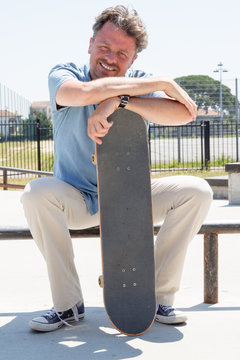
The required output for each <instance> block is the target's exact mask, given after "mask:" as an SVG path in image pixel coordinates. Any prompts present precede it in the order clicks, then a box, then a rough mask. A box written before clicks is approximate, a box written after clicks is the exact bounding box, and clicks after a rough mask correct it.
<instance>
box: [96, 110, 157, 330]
mask: <svg viewBox="0 0 240 360" xmlns="http://www.w3.org/2000/svg"><path fill="white" fill-rule="evenodd" d="M108 120H109V121H113V126H112V127H111V129H110V130H109V133H108V134H107V135H106V136H105V137H104V138H102V141H103V143H102V145H97V146H96V155H97V156H96V157H97V173H98V192H99V210H100V231H101V247H102V267H103V283H104V285H103V292H104V304H105V308H106V312H107V314H108V317H109V319H110V321H111V322H112V324H113V325H114V326H115V327H116V328H117V329H118V330H119V331H120V332H122V333H124V334H127V335H139V334H142V333H144V332H145V331H147V330H148V329H149V328H150V326H151V325H152V323H153V321H154V318H155V313H156V301H155V275H154V245H153V222H152V200H151V181H150V169H149V157H148V143H147V131H146V123H145V121H144V120H143V119H142V117H141V116H139V115H138V114H136V113H134V112H131V111H129V110H126V109H118V110H116V111H115V112H114V113H113V114H112V115H111V116H110V117H109V119H108Z"/></svg>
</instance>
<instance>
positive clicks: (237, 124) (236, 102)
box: [235, 79, 239, 161]
mask: <svg viewBox="0 0 240 360" xmlns="http://www.w3.org/2000/svg"><path fill="white" fill-rule="evenodd" d="M235 92H236V97H235V114H236V155H237V158H236V160H237V161H239V156H238V153H239V150H238V149H239V147H238V136H239V134H238V132H239V109H238V108H239V105H238V79H235Z"/></svg>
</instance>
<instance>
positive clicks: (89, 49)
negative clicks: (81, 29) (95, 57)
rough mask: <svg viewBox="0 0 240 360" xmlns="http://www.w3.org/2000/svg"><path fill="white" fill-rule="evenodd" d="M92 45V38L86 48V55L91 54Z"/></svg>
mask: <svg viewBox="0 0 240 360" xmlns="http://www.w3.org/2000/svg"><path fill="white" fill-rule="evenodd" d="M92 45H93V38H90V40H89V47H88V54H91V52H92Z"/></svg>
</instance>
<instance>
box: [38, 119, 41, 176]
mask: <svg viewBox="0 0 240 360" xmlns="http://www.w3.org/2000/svg"><path fill="white" fill-rule="evenodd" d="M40 140H41V139H40V119H38V118H37V160H38V170H39V171H41V147H40Z"/></svg>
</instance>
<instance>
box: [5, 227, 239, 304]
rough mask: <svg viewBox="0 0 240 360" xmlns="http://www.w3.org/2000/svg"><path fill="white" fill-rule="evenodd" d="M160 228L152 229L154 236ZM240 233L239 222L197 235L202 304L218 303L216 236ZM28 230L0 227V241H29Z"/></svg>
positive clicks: (92, 232)
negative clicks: (201, 262) (201, 255)
mask: <svg viewBox="0 0 240 360" xmlns="http://www.w3.org/2000/svg"><path fill="white" fill-rule="evenodd" d="M160 227H161V226H155V227H154V233H155V235H156V234H157V233H158V231H159V229H160ZM237 233H240V220H227V221H219V222H217V221H208V222H205V223H204V224H203V225H202V226H201V228H200V230H199V232H198V234H203V235H204V303H208V304H216V303H217V302H218V234H237ZM70 234H71V236H72V238H79V237H99V236H100V232H99V227H93V228H89V229H84V230H70ZM31 238H32V236H31V233H30V231H29V229H28V228H24V227H16V226H11V227H9V228H3V227H0V240H10V239H12V240H16V239H31Z"/></svg>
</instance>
